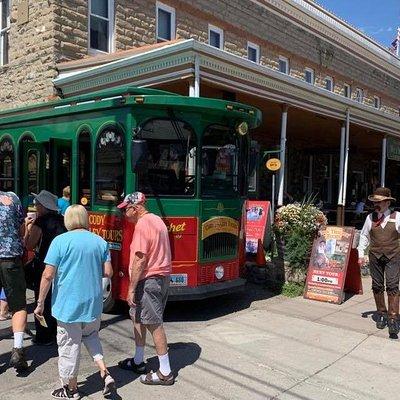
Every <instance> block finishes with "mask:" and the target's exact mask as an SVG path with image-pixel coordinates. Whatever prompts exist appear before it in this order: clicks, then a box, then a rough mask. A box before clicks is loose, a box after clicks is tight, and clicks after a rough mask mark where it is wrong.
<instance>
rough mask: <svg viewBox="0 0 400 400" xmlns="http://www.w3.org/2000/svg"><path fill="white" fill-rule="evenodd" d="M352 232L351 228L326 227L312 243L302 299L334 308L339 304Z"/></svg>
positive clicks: (349, 252)
mask: <svg viewBox="0 0 400 400" xmlns="http://www.w3.org/2000/svg"><path fill="white" fill-rule="evenodd" d="M354 232H355V230H354V228H352V227H339V226H327V227H326V228H325V229H323V230H322V231H321V232H320V235H319V236H318V237H317V238H316V239H315V240H314V244H313V248H312V252H311V258H310V264H309V267H308V273H307V280H306V287H305V291H304V297H305V298H307V299H312V300H320V301H326V302H330V303H336V304H340V303H342V302H343V300H344V287H345V281H346V274H347V271H348V265H349V260H350V254H351V252H352V243H353V237H354ZM351 259H352V260H353V257H352V258H351ZM351 270H352V271H353V269H351Z"/></svg>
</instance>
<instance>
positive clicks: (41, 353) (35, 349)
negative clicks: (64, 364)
mask: <svg viewBox="0 0 400 400" xmlns="http://www.w3.org/2000/svg"><path fill="white" fill-rule="evenodd" d="M24 348H25V355H26V361H27V362H28V365H29V368H28V369H27V370H26V371H21V372H18V373H17V376H19V377H26V376H29V375H30V374H31V373H32V372H33V371H35V369H36V368H37V367H39V366H41V365H43V364H45V363H46V362H47V361H48V360H50V359H51V358H54V357H57V356H58V351H57V346H56V345H54V346H48V347H47V346H36V345H33V344H32V345H30V346H25V347H24ZM10 357H11V351H8V352H7V353H3V354H0V373H2V372H4V371H5V370H6V369H8V368H10V367H9V366H8V363H9V361H10ZM30 361H32V362H31V363H29V362H30Z"/></svg>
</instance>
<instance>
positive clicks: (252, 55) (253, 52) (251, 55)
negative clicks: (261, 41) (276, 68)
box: [247, 42, 260, 63]
mask: <svg viewBox="0 0 400 400" xmlns="http://www.w3.org/2000/svg"><path fill="white" fill-rule="evenodd" d="M247 58H248V59H249V60H250V61H253V62H255V63H259V62H260V46H258V45H257V44H254V43H251V42H247Z"/></svg>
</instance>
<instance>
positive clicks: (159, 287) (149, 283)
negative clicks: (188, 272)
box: [135, 276, 170, 325]
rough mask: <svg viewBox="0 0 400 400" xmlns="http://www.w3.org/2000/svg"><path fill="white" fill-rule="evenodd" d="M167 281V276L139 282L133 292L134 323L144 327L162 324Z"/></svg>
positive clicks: (152, 277)
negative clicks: (134, 304) (134, 303)
mask: <svg viewBox="0 0 400 400" xmlns="http://www.w3.org/2000/svg"><path fill="white" fill-rule="evenodd" d="M169 280H170V277H169V276H151V277H149V278H146V279H143V280H141V281H139V283H138V285H137V287H136V292H135V302H136V314H135V321H136V322H140V323H142V324H144V325H158V324H162V323H163V315H164V309H165V305H166V304H167V298H168V288H169Z"/></svg>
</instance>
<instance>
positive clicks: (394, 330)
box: [358, 187, 400, 336]
mask: <svg viewBox="0 0 400 400" xmlns="http://www.w3.org/2000/svg"><path fill="white" fill-rule="evenodd" d="M368 200H370V201H372V203H373V205H374V212H373V213H372V214H369V215H368V216H367V219H366V221H365V223H364V226H363V229H362V231H361V234H360V244H359V246H358V254H359V264H360V266H362V265H364V264H365V263H366V262H367V259H366V257H365V256H364V251H365V249H366V248H367V247H368V245H369V265H370V271H371V278H372V291H373V293H374V298H375V303H376V309H377V311H378V319H377V321H376V327H377V328H378V329H383V328H385V326H386V325H387V326H388V329H389V335H391V336H392V335H397V334H398V333H399V323H398V316H399V276H400V245H399V233H400V213H398V212H393V213H392V212H391V211H390V209H389V206H390V202H391V201H396V199H394V198H393V197H392V196H391V192H390V189H388V188H384V187H381V188H378V189H376V190H375V192H374V194H373V195H371V196H369V197H368ZM385 278H386V292H387V295H388V309H387V308H386V303H385V286H384V280H385Z"/></svg>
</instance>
